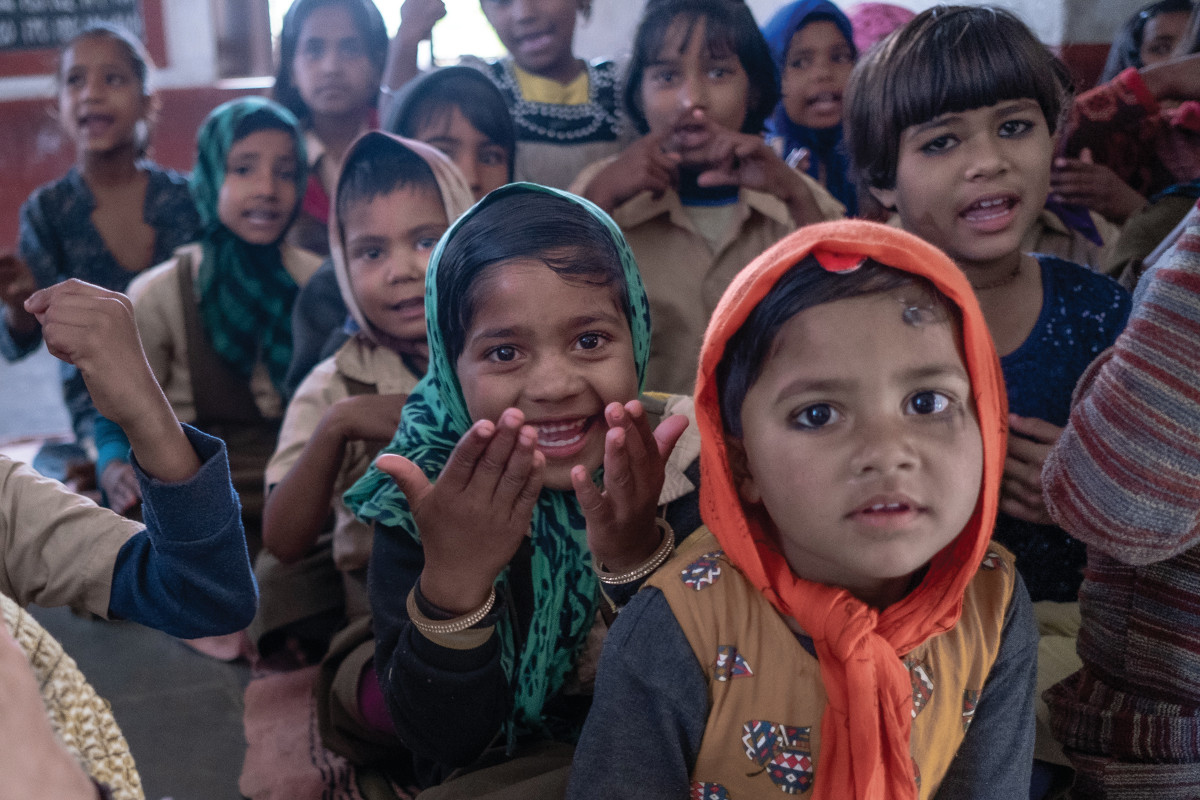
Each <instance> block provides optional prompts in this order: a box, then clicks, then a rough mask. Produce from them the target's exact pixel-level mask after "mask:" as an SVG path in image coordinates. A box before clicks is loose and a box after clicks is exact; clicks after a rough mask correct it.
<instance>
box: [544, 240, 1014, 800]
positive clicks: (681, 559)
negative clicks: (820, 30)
mask: <svg viewBox="0 0 1200 800" xmlns="http://www.w3.org/2000/svg"><path fill="white" fill-rule="evenodd" d="M1004 411H1005V401H1004V390H1003V379H1002V377H1001V374H1000V368H999V364H998V363H997V360H996V354H995V350H994V349H993V347H992V344H991V339H990V337H989V335H988V330H987V326H986V325H985V323H984V320H983V317H982V314H981V313H980V310H979V306H978V304H977V302H976V300H975V298H974V296H973V295H972V292H971V288H970V285H969V284H968V283H967V282H966V280H965V279H964V277H963V275H962V273H961V272H959V271H958V270H957V269H956V268H955V265H954V264H953V263H951V262H950V260H949V259H947V258H946V257H945V256H944V255H942V254H941V253H940V252H938V251H937V250H935V249H934V248H932V247H930V246H928V245H926V244H924V243H923V242H920V241H919V240H917V239H916V238H915V237H912V236H910V235H908V234H906V233H904V232H901V231H896V230H894V229H891V228H887V227H884V226H880V225H876V224H874V223H867V222H844V223H833V224H826V225H814V226H810V227H808V228H806V229H804V230H803V231H799V232H797V233H795V234H793V235H791V236H789V237H787V238H786V239H784V240H783V241H782V242H780V243H779V244H777V245H776V246H775V247H772V248H771V249H769V250H768V251H767V252H765V253H764V254H763V255H762V256H760V257H759V258H758V259H756V260H755V261H754V262H753V263H752V264H751V265H750V266H749V267H747V268H746V270H744V271H743V272H742V273H741V274H739V275H738V277H737V278H736V279H735V280H734V282H733V283H732V284H731V285H730V287H729V289H728V290H727V291H726V293H725V296H724V297H723V298H722V301H721V303H720V305H719V306H718V308H717V310H716V312H715V313H714V315H713V322H712V324H711V325H710V327H709V330H708V332H707V334H706V335H705V341H704V348H703V350H702V352H701V365H700V373H699V377H698V378H697V387H696V416H697V420H698V422H699V427H700V437H701V443H702V444H701V454H700V459H701V468H702V470H703V474H704V483H703V484H702V486H701V489H700V492H701V498H700V503H701V513H702V515H703V517H704V521H705V524H706V525H707V529H701V530H700V531H698V532H697V533H696V534H694V535H693V537H692V538H691V539H689V540H688V541H687V542H685V543H684V544H683V545H682V546H681V548H680V552H679V553H677V554H676V556H675V558H674V559H673V560H672V562H671V563H670V564H668V565H667V566H666V567H664V568H663V569H660V570H659V571H658V572H657V573H655V575H654V576H653V577H652V578H650V580H649V581H648V586H649V587H650V588H648V589H645V590H643V591H642V592H641V593H640V594H638V596H636V597H635V598H634V599H633V600H632V601H631V602H630V603H629V604H628V605H627V606H626V607H625V609H624V610H623V611H622V612H621V615H620V617H618V619H617V622H616V624H615V625H614V626H613V629H612V631H611V632H610V634H609V637H608V639H607V641H606V642H605V647H604V652H603V654H602V655H601V659H600V671H599V674H598V677H597V683H596V696H595V701H594V702H593V705H592V710H591V713H590V714H589V716H588V721H587V725H586V726H585V728H584V731H583V735H582V736H581V738H580V742H579V748H578V750H577V752H576V759H575V773H574V774H573V775H572V779H571V786H570V791H569V793H568V796H570V797H573V798H583V797H597V798H599V797H615V796H619V795H621V794H622V789H625V790H627V789H628V787H631V786H637V787H638V791H637V796H638V797H639V798H668V797H685V796H692V797H701V796H703V797H766V796H768V795H772V794H774V795H777V794H778V790H782V791H783V792H784V793H786V794H800V793H804V792H807V791H808V790H809V789H812V796H813V797H817V798H834V797H836V798H866V797H872V798H876V797H878V798H883V797H886V798H917V797H920V798H927V797H933V796H937V797H942V798H945V797H972V798H990V797H995V798H1018V797H1024V796H1026V794H1027V792H1028V783H1029V769H1028V766H1027V765H1028V759H1029V758H1031V757H1032V743H1033V725H1032V723H1033V708H1032V700H1033V698H1032V691H1033V677H1034V672H1035V660H1034V659H1035V656H1036V650H1035V645H1036V632H1035V630H1034V626H1033V619H1032V616H1031V614H1030V609H1029V599H1028V596H1027V595H1026V593H1025V589H1024V587H1023V586H1022V584H1021V580H1020V577H1019V576H1018V575H1017V574H1016V572H1015V570H1014V568H1013V560H1012V556H1011V555H1009V554H1008V552H1007V551H1005V550H1004V549H1003V548H1000V547H998V546H995V545H992V544H991V543H990V542H989V533H990V531H991V523H992V519H993V518H994V515H995V511H996V506H997V502H998V499H999V488H1000V482H1001V478H1002V475H1001V473H1002V464H1003V460H1004V423H1005V418H1004ZM714 537H715V538H714Z"/></svg>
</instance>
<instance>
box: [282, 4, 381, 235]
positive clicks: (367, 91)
mask: <svg viewBox="0 0 1200 800" xmlns="http://www.w3.org/2000/svg"><path fill="white" fill-rule="evenodd" d="M387 54H388V35H387V26H386V25H385V24H384V21H383V16H382V15H381V14H380V13H379V9H378V8H377V7H376V6H375V3H374V2H373V0H297V2H295V3H293V4H292V6H291V8H289V9H288V12H287V14H286V15H284V18H283V29H282V30H281V31H280V33H279V67H278V70H277V71H276V73H275V88H274V90H273V92H272V96H273V97H274V99H275V100H276V101H277V102H278V103H279V104H280V105H282V106H284V107H285V108H287V109H288V110H289V111H291V112H292V113H293V114H294V115H295V116H296V118H297V119H298V120H300V124H301V125H302V126H303V128H304V133H305V137H304V141H305V146H306V147H307V150H308V168H309V178H308V186H307V187H306V188H305V191H304V195H303V197H304V201H303V203H302V205H301V212H300V216H299V217H298V218H297V220H296V224H295V225H293V226H292V230H291V232H290V233H289V234H288V240H289V241H290V242H291V243H292V244H294V245H296V246H298V247H302V248H304V249H306V250H311V251H312V252H314V253H318V254H320V255H328V253H329V232H328V227H329V194H330V192H331V191H332V190H333V186H334V184H335V183H336V182H337V176H338V173H339V172H340V171H341V163H342V156H343V155H344V154H345V152H346V148H348V147H349V146H350V144H351V143H352V142H353V141H354V140H355V139H357V138H358V137H359V136H360V135H362V133H363V132H364V131H366V130H368V129H370V128H374V127H377V125H378V122H379V117H378V114H376V111H375V108H376V106H377V104H378V102H379V93H380V82H381V80H382V77H383V68H384V62H385V61H386V60H387Z"/></svg>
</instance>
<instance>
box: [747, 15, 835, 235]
mask: <svg viewBox="0 0 1200 800" xmlns="http://www.w3.org/2000/svg"><path fill="white" fill-rule="evenodd" d="M820 20H826V21H829V22H832V23H833V24H834V25H836V26H837V29H838V30H839V31H841V32H842V36H845V37H846V42H847V43H848V44H849V45H850V49H851V50H853V51H854V57H855V58H857V57H858V50H857V49H856V48H855V47H854V29H853V28H852V27H851V25H850V20H849V19H848V18H847V17H846V15H845V14H843V13H842V10H841V9H839V8H838V7H837V6H835V5H834V4H833V3H831V2H829V1H828V0H796V2H795V3H791V4H789V5H786V6H784V7H783V8H781V9H779V10H778V11H776V12H775V15H774V16H772V17H771V19H770V21H769V22H767V24H766V25H764V26H763V29H762V33H763V38H765V39H766V40H767V45H768V46H769V47H770V48H771V58H772V59H774V61H775V67H776V69H777V70H778V71H779V74H780V75H781V76H782V75H783V72H784V68H785V64H784V61H785V60H786V59H787V51H788V45H789V44H791V42H792V37H793V36H795V35H796V32H797V31H799V30H800V29H801V28H803V27H804V26H805V25H808V24H809V23H811V22H817V21H820ZM767 130H768V131H770V132H771V133H772V134H774V135H775V136H778V137H779V138H780V139H782V140H783V155H784V156H787V154H788V153H790V152H792V151H793V150H795V149H796V148H798V147H803V148H805V149H807V150H808V152H809V153H810V154H811V156H810V157H809V164H808V174H809V175H811V176H813V177H814V178H816V177H817V176H818V175H819V174H820V168H821V165H824V166H825V188H827V189H828V190H829V193H830V194H832V195H833V196H834V197H836V198H837V199H838V202H840V203H841V204H842V205H844V206H845V207H846V213H847V214H849V215H850V216H854V215H856V214H857V213H858V193H857V191H856V190H855V188H854V182H853V181H851V180H850V164H849V160H848V158H847V156H846V152H845V148H844V147H843V145H842V126H841V125H837V126H834V127H832V128H807V127H805V126H803V125H797V124H796V123H795V122H792V120H791V118H790V117H788V115H787V111H786V110H785V109H784V107H783V101H782V100H780V101H779V105H777V106H776V107H775V113H774V114H773V115H772V116H771V118H770V119H769V120H767Z"/></svg>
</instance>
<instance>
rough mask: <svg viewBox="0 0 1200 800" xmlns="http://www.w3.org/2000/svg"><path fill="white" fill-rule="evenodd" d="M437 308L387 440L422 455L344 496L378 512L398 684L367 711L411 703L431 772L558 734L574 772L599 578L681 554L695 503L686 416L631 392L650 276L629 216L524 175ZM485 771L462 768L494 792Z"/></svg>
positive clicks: (402, 720)
mask: <svg viewBox="0 0 1200 800" xmlns="http://www.w3.org/2000/svg"><path fill="white" fill-rule="evenodd" d="M425 314H426V321H427V326H428V336H429V371H428V372H427V373H426V375H425V377H424V378H423V379H422V381H421V383H420V384H419V385H418V386H417V388H416V389H415V390H414V391H413V393H412V395H410V397H409V400H408V403H407V404H406V405H405V407H404V413H403V415H402V417H401V422H400V429H399V431H398V432H397V434H396V438H395V439H394V440H393V441H392V444H391V445H390V446H389V447H388V448H386V450H385V452H386V453H392V454H399V455H403V456H405V458H400V457H398V456H397V455H387V456H380V458H379V459H378V462H377V463H378V469H376V468H373V469H372V470H371V471H369V472H368V473H367V475H366V476H365V477H364V478H363V479H362V480H361V481H359V483H358V484H356V485H355V486H354V487H353V488H352V489H351V491H350V492H349V493H348V494H347V496H346V504H347V505H348V506H349V507H350V508H352V509H357V513H358V515H359V516H360V518H363V519H366V520H371V521H373V522H374V523H375V525H376V529H375V542H374V550H373V552H372V554H371V575H370V586H369V588H370V595H371V610H372V613H373V615H374V627H375V634H376V651H375V664H374V666H373V668H372V669H373V671H374V672H375V673H377V675H378V680H379V687H380V688H381V689H382V692H383V696H382V698H381V697H379V696H378V695H377V694H374V695H370V694H368V695H365V696H364V697H363V698H362V700H363V701H364V703H363V706H364V707H363V708H362V716H363V717H364V718H367V719H375V720H381V721H380V723H379V725H380V726H382V727H387V728H390V727H391V723H392V722H394V724H395V734H394V735H395V736H398V737H399V741H400V743H402V744H403V747H404V750H402V751H400V752H407V753H411V754H412V756H413V758H414V764H415V766H416V779H417V780H418V782H420V783H422V784H424V785H430V784H433V783H439V782H441V781H442V780H444V779H445V777H446V775H447V774H448V773H449V772H450V771H451V770H453V769H455V768H458V767H464V766H467V765H472V764H474V765H475V766H476V767H478V766H480V765H481V764H482V763H483V761H484V760H485V759H489V758H490V759H491V760H492V762H493V763H495V762H496V761H497V760H499V761H507V760H508V759H510V758H512V757H513V756H518V755H531V754H532V753H541V754H542V755H544V756H545V757H546V758H545V760H546V761H548V762H552V763H553V766H554V767H557V768H559V769H558V770H557V772H556V773H555V775H554V776H552V777H547V776H543V777H547V780H549V782H550V784H551V785H553V786H556V787H558V789H557V790H558V791H560V792H561V788H562V786H564V785H565V770H566V765H567V762H568V761H569V757H570V748H569V747H565V746H564V745H563V744H561V743H567V742H571V741H573V739H574V736H575V734H576V733H577V731H578V727H579V725H580V724H581V723H582V717H583V714H584V713H585V711H586V704H587V700H586V697H582V696H580V694H581V688H580V683H581V682H584V683H586V681H587V674H586V673H587V669H586V665H587V664H588V655H587V653H588V649H586V648H584V643H585V640H588V639H589V632H592V631H593V623H594V622H595V620H596V615H597V610H598V609H599V608H600V607H601V605H600V593H599V591H598V590H599V589H600V588H601V586H602V585H603V586H604V587H605V588H606V591H608V592H609V593H610V595H611V596H612V597H613V599H614V600H615V601H617V602H622V601H623V600H624V599H625V598H627V597H628V596H629V594H631V592H632V591H633V589H635V588H636V586H637V585H638V584H639V583H640V581H641V579H642V578H644V577H645V576H646V575H647V574H649V572H650V571H652V570H653V569H654V568H655V567H656V566H658V564H660V563H661V562H662V560H663V559H664V558H665V557H666V555H667V553H668V552H669V550H670V548H671V546H672V545H671V542H672V541H673V539H674V537H673V535H672V534H671V533H670V525H669V524H668V523H667V521H666V520H663V519H660V518H658V517H657V514H658V512H657V511H656V506H658V505H659V504H662V503H666V502H668V501H678V502H672V503H671V506H670V507H669V508H668V510H667V512H666V513H667V518H668V520H674V521H675V522H680V524H682V520H683V519H684V516H686V512H687V508H688V506H689V503H688V498H689V497H690V496H691V491H692V483H691V482H690V481H689V480H688V479H687V478H685V477H684V476H683V475H682V474H681V473H680V467H679V465H680V464H685V465H686V464H687V463H689V462H690V460H691V459H690V457H688V456H686V455H681V452H684V451H686V450H687V449H688V448H686V447H684V448H680V451H679V452H676V453H675V454H674V456H672V458H671V462H670V463H668V455H670V454H671V451H672V448H673V446H674V444H675V442H676V440H677V439H678V438H679V437H680V435H681V433H682V432H683V428H684V426H685V425H686V420H685V418H683V417H681V416H670V417H668V418H667V419H666V420H665V421H664V422H663V423H662V424H661V425H659V426H658V429H657V431H655V432H654V433H652V432H651V429H650V423H649V421H648V418H647V414H646V409H645V408H643V406H642V404H641V403H640V402H638V401H637V400H636V399H635V398H637V396H638V391H639V387H640V384H641V382H642V379H643V376H644V373H645V366H646V357H647V354H648V351H649V319H650V317H649V309H648V304H647V302H646V296H645V293H644V291H643V289H642V285H641V281H640V280H639V278H638V274H637V268H636V265H635V264H634V261H633V257H632V255H631V254H630V252H629V249H628V248H627V247H626V246H625V244H624V241H623V240H622V238H621V235H620V233H619V232H618V230H617V228H616V226H615V225H613V224H612V222H611V220H609V219H608V217H607V216H606V215H605V214H604V213H603V212H601V211H599V209H597V208H596V207H595V206H593V205H591V204H590V203H587V202H586V201H583V200H580V199H579V198H577V197H574V196H572V195H567V194H565V193H561V192H558V191H555V190H551V189H548V188H545V187H540V186H536V185H533V184H521V183H518V184H512V185H510V186H507V187H504V188H501V189H498V190H496V191H494V192H492V193H491V194H490V195H488V196H487V197H485V198H484V199H483V200H482V201H480V202H479V203H478V204H476V205H475V207H474V208H472V209H471V210H470V211H469V212H467V214H465V215H464V216H463V217H461V218H460V219H459V220H458V222H456V223H455V224H454V225H452V226H451V228H450V230H449V232H447V234H446V235H445V236H444V237H443V238H442V241H441V243H440V244H439V246H438V249H437V250H436V251H435V252H434V255H433V257H432V259H431V260H430V264H429V275H428V277H427V280H426V304H425ZM694 452H695V451H694V450H693V451H692V455H694ZM409 459H411V460H409ZM681 459H686V460H681ZM602 465H603V468H604V473H603V474H604V478H603V486H602V487H600V486H597V485H595V484H593V480H594V479H595V478H596V476H597V475H598V471H599V469H600V468H601V466H602ZM381 470H387V472H388V473H389V474H391V475H392V476H394V478H395V481H396V484H398V486H397V485H396V484H393V483H392V481H391V480H390V479H389V478H388V476H387V475H386V474H384V473H383V472H382V471H381ZM431 479H436V482H435V483H434V484H432V486H431V485H430V483H429V481H430V480H431ZM602 489H603V491H602ZM691 506H692V507H693V508H694V503H693V504H691ZM687 529H688V530H691V528H690V527H688V528H687ZM593 568H594V569H593ZM597 576H599V579H597ZM610 602H611V601H610ZM605 605H607V604H605ZM601 630H602V629H601ZM599 633H600V631H597V632H595V633H594V634H593V636H595V635H598V634H599ZM364 684H367V679H366V678H365V677H364ZM385 701H386V709H387V711H390V719H391V722H389V721H388V715H387V714H386V713H384V708H383V706H384V703H385ZM556 743H557V744H556ZM489 747H494V748H495V751H494V752H492V753H490V754H486V755H485V750H487V749H488V748H489ZM395 752H396V751H395V750H393V756H392V759H391V761H392V763H393V764H398V763H401V761H399V760H397V758H396V755H395ZM481 756H484V759H481ZM523 763H529V762H523ZM504 766H505V765H502V766H501V767H498V768H497V769H500V770H503V769H504ZM538 771H539V772H540V771H542V770H538ZM489 775H490V776H493V777H494V772H493V771H491V770H485V771H484V772H482V773H476V774H473V775H467V776H466V777H464V778H462V779H460V782H456V783H454V784H450V785H448V786H447V787H444V788H445V789H446V790H447V791H450V786H454V787H456V788H457V791H455V792H454V793H453V796H459V797H477V796H480V795H481V794H482V791H479V789H478V786H479V785H481V784H482V782H483V780H484V778H486V777H487V776H489Z"/></svg>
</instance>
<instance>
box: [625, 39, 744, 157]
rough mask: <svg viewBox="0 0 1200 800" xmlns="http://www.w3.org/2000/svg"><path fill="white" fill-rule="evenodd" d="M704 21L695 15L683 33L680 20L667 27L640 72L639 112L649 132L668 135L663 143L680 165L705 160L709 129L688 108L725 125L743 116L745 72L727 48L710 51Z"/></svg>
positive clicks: (735, 125)
mask: <svg viewBox="0 0 1200 800" xmlns="http://www.w3.org/2000/svg"><path fill="white" fill-rule="evenodd" d="M706 25H707V21H706V20H704V19H700V20H697V21H696V24H695V25H694V26H692V29H691V31H690V33H691V36H690V37H689V36H688V33H689V31H688V26H687V23H686V21H684V20H682V19H677V20H676V21H674V22H672V23H671V27H670V28H668V29H667V34H666V36H665V37H664V38H663V45H662V49H661V50H660V51H659V53H658V54H657V55H656V56H655V57H654V58H653V59H652V60H651V61H650V62H649V63H648V64H647V65H646V71H645V73H644V74H643V76H642V90H641V98H642V112H643V113H644V114H645V116H646V122H647V124H648V125H649V126H650V132H651V133H653V134H660V133H661V134H664V135H667V136H669V137H670V138H669V139H668V142H667V145H666V146H667V147H668V148H670V149H671V150H674V151H676V152H678V153H679V155H680V157H681V162H680V163H681V164H683V165H684V166H706V165H707V164H706V162H705V154H706V153H707V151H708V145H709V143H710V142H711V140H712V131H711V129H710V128H707V127H705V126H703V125H701V124H699V123H698V122H697V121H696V119H695V118H694V117H693V115H692V112H693V111H696V110H697V109H699V110H702V111H703V112H704V115H705V116H706V117H708V119H710V120H712V121H713V122H715V123H717V124H718V125H720V126H722V127H724V128H727V129H728V130H731V131H739V130H741V128H742V124H743V123H744V122H745V120H746V111H747V108H748V102H749V100H748V98H749V93H750V78H749V77H748V76H747V75H746V70H745V69H744V68H743V67H742V63H741V61H739V60H738V57H737V53H735V52H733V51H732V50H727V51H723V52H717V53H713V52H711V51H710V49H709V47H708V44H707V43H706V42H705V35H704V34H705V26H706Z"/></svg>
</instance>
